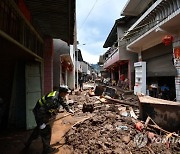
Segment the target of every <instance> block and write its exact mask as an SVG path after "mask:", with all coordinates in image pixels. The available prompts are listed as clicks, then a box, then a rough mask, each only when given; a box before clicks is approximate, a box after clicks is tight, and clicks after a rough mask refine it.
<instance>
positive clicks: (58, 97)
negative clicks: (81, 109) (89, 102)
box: [25, 86, 74, 154]
mask: <svg viewBox="0 0 180 154" xmlns="http://www.w3.org/2000/svg"><path fill="white" fill-rule="evenodd" d="M69 92H70V90H69V89H68V87H67V86H60V87H59V91H52V92H50V93H48V94H47V95H45V96H43V97H42V98H41V99H39V100H38V101H37V103H36V105H35V107H34V109H33V113H34V116H35V120H36V124H37V126H36V127H35V129H34V130H33V132H32V134H31V136H30V137H29V139H28V141H27V143H26V148H25V149H28V148H29V146H30V145H31V143H32V141H33V140H35V139H37V138H38V136H39V135H40V136H41V139H42V142H43V154H48V153H52V152H55V151H58V149H56V148H52V147H51V146H50V141H51V126H50V124H49V120H50V119H52V117H53V115H55V114H57V112H58V109H59V107H60V105H62V106H63V108H64V109H65V110H66V111H67V112H69V113H72V114H73V113H74V112H73V111H72V110H71V109H70V108H69V106H68V105H67V104H66V102H65V101H64V100H65V97H66V95H67V94H68V93H69Z"/></svg>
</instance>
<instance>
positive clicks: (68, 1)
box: [25, 0, 75, 44]
mask: <svg viewBox="0 0 180 154" xmlns="http://www.w3.org/2000/svg"><path fill="white" fill-rule="evenodd" d="M25 3H26V5H27V7H28V8H29V10H30V12H31V16H32V23H33V24H34V25H35V26H36V28H38V29H39V30H40V31H41V33H42V34H43V35H46V36H51V37H53V38H60V39H62V40H64V41H65V42H67V43H69V44H73V37H74V35H73V34H74V22H75V0H25Z"/></svg>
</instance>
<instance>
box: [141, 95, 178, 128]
mask: <svg viewBox="0 0 180 154" xmlns="http://www.w3.org/2000/svg"><path fill="white" fill-rule="evenodd" d="M138 98H139V109H140V118H141V119H142V120H146V118H147V117H148V116H150V117H151V118H152V119H153V120H154V121H155V122H156V123H157V124H158V125H159V126H160V127H162V128H164V129H166V130H170V131H176V130H179V129H180V102H173V101H168V100H163V99H158V98H153V97H150V96H146V95H145V96H143V95H138Z"/></svg>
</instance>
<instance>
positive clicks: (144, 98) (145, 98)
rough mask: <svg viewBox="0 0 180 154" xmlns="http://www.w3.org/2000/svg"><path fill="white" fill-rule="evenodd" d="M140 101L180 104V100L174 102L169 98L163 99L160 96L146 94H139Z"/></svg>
mask: <svg viewBox="0 0 180 154" xmlns="http://www.w3.org/2000/svg"><path fill="white" fill-rule="evenodd" d="M138 99H139V101H140V103H150V104H163V105H175V106H176V105H177V106H180V102H173V101H169V100H163V99H159V98H154V97H150V96H146V95H138Z"/></svg>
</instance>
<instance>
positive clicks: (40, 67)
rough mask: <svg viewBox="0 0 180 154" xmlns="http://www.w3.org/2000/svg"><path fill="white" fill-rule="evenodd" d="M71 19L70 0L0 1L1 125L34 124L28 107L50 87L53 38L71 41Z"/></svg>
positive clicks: (30, 109) (72, 39)
mask: <svg viewBox="0 0 180 154" xmlns="http://www.w3.org/2000/svg"><path fill="white" fill-rule="evenodd" d="M54 6H56V7H54ZM74 22H75V1H74V0H69V1H66V0H62V1H58V0H54V1H50V0H47V1H38V0H36V1H34V0H0V48H1V49H0V50H1V52H0V66H1V67H3V69H1V74H0V97H1V98H2V99H3V102H4V110H5V112H4V115H3V122H2V123H1V128H3V129H6V128H27V129H31V128H33V127H34V126H35V125H36V124H35V120H34V116H33V113H32V109H33V107H34V105H35V104H36V102H37V100H38V99H39V98H40V97H41V96H42V95H44V94H45V93H47V92H49V91H51V90H53V57H54V46H53V38H60V39H62V40H63V41H65V42H67V44H68V45H69V44H73V42H74Z"/></svg>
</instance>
